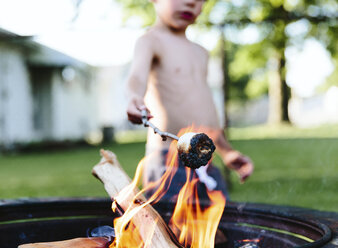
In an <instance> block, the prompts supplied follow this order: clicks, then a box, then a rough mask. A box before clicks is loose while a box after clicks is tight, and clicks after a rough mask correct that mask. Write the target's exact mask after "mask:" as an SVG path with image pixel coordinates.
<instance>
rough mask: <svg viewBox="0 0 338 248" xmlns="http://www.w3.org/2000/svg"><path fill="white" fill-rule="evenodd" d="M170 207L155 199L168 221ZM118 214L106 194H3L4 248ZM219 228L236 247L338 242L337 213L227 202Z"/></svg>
mask: <svg viewBox="0 0 338 248" xmlns="http://www.w3.org/2000/svg"><path fill="white" fill-rule="evenodd" d="M171 207H172V205H171V204H157V206H156V209H157V211H158V212H159V213H160V214H161V215H162V216H163V218H164V220H166V221H167V220H168V219H169V217H170V211H169V209H171ZM115 217H116V216H115V215H114V213H113V212H112V211H111V201H110V199H106V198H105V199H103V198H49V199H18V200H2V201H0V244H1V248H14V247H17V246H18V245H20V244H24V243H30V242H49V241H58V240H65V239H71V238H76V237H86V236H88V235H89V233H90V231H91V230H92V229H94V228H96V227H98V226H103V225H110V226H112V223H113V219H114V218H115ZM219 230H221V231H222V232H223V233H224V234H225V235H226V237H227V239H228V240H227V242H225V243H223V244H219V245H217V247H236V245H238V244H241V242H244V241H245V240H255V243H257V244H258V247H326V248H331V247H337V245H338V213H331V212H321V211H315V210H309V209H304V208H293V207H283V206H276V205H263V204H249V203H247V204H243V203H229V204H227V206H226V207H225V210H224V213H223V216H222V219H221V222H220V224H219ZM237 247H240V246H237ZM242 247H244V246H242Z"/></svg>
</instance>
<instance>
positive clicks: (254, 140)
mask: <svg viewBox="0 0 338 248" xmlns="http://www.w3.org/2000/svg"><path fill="white" fill-rule="evenodd" d="M336 131H338V128H337V127H335V126H326V127H321V128H317V129H308V130H300V129H296V128H293V127H288V126H284V127H279V128H277V129H276V128H272V127H262V126H261V127H250V128H233V129H230V135H229V136H230V138H231V143H232V145H233V146H234V147H235V148H236V149H238V150H240V151H241V152H243V153H245V154H247V155H249V156H250V157H251V158H252V160H253V161H254V163H255V172H254V174H253V175H252V176H251V178H250V179H249V180H248V181H247V182H246V183H245V184H239V183H238V180H237V178H236V175H235V174H234V173H232V174H231V177H232V186H233V187H232V190H231V193H230V195H231V200H233V201H242V202H260V203H271V204H282V205H289V206H300V207H308V208H314V209H318V210H326V211H338V193H337V192H338V153H337V152H336V151H337V150H338V138H332V137H338V136H337V135H338V132H336ZM138 137H139V138H138V140H139V141H138V142H130V140H129V141H128V142H126V141H127V140H128V134H123V135H120V136H118V138H119V143H116V144H112V145H109V146H107V147H104V148H107V149H110V150H112V151H114V152H115V153H116V154H117V156H118V159H119V161H120V163H121V164H122V166H123V167H124V169H125V170H126V172H127V173H128V174H129V175H130V176H131V177H132V176H133V174H134V171H135V168H136V166H137V163H138V161H139V160H140V159H141V158H142V156H143V152H144V140H143V141H142V135H141V136H138ZM122 141H125V142H122ZM99 159H100V157H99V147H82V148H76V149H71V150H66V151H49V152H31V153H29V154H16V155H6V156H0V181H1V188H0V198H19V197H50V196H60V197H68V196H76V197H83V196H106V193H105V191H104V189H103V187H102V185H101V183H100V182H99V181H98V180H97V179H95V178H94V177H93V176H92V175H91V173H90V172H91V169H92V167H93V165H94V164H96V163H97V162H98V161H99ZM215 163H216V165H217V166H219V167H221V166H222V165H221V163H220V160H219V158H216V160H215Z"/></svg>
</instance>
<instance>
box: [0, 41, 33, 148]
mask: <svg viewBox="0 0 338 248" xmlns="http://www.w3.org/2000/svg"><path fill="white" fill-rule="evenodd" d="M0 118H1V121H0V142H1V143H3V144H5V145H9V144H11V143H15V142H28V141H31V140H32V139H34V137H33V133H32V132H31V130H32V97H31V88H30V81H29V76H28V72H27V67H26V65H25V63H24V60H23V58H22V56H21V53H20V51H18V50H16V49H14V48H11V47H7V46H2V45H0Z"/></svg>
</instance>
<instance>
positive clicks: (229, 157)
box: [225, 150, 254, 183]
mask: <svg viewBox="0 0 338 248" xmlns="http://www.w3.org/2000/svg"><path fill="white" fill-rule="evenodd" d="M225 163H226V165H227V166H228V167H229V168H230V169H233V170H235V171H236V172H237V174H238V175H239V179H240V182H241V183H244V181H245V180H246V179H247V178H248V177H249V176H250V175H251V174H252V172H253V169H254V165H253V163H252V161H251V159H250V158H248V157H246V156H244V155H243V154H241V153H240V152H238V151H236V150H232V151H229V152H227V154H226V156H225Z"/></svg>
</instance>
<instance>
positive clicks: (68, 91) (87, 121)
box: [52, 71, 98, 140]
mask: <svg viewBox="0 0 338 248" xmlns="http://www.w3.org/2000/svg"><path fill="white" fill-rule="evenodd" d="M97 112H98V111H97V106H96V88H95V85H94V83H93V82H90V81H87V79H86V78H85V77H83V76H82V75H81V74H80V73H76V76H75V78H74V79H73V80H71V81H65V80H63V78H62V76H61V73H59V72H57V71H55V72H54V73H53V78H52V113H53V115H52V119H53V127H52V128H53V131H52V136H53V138H54V139H55V140H68V139H81V138H83V137H85V136H86V135H88V134H89V133H90V132H92V131H95V130H97V129H98V120H97V119H98V118H97Z"/></svg>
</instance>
